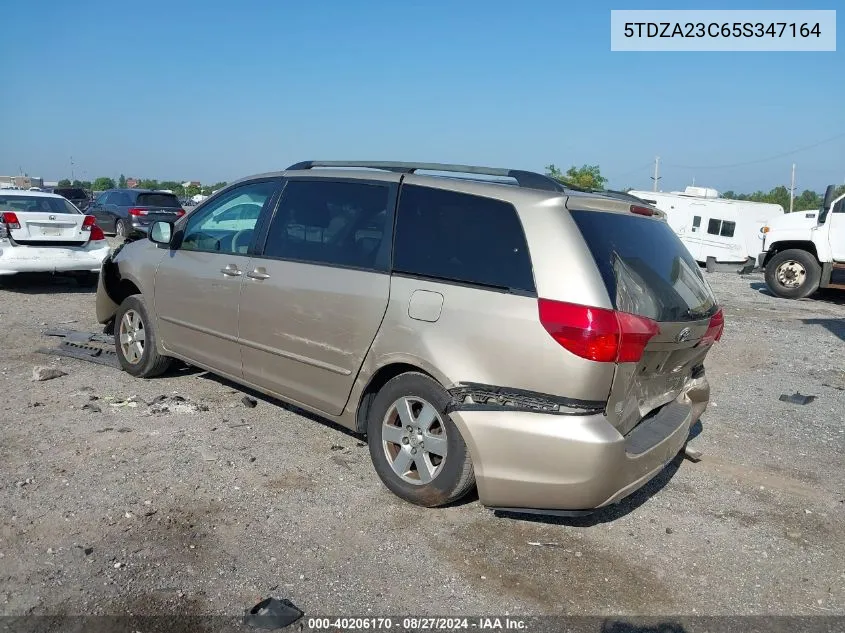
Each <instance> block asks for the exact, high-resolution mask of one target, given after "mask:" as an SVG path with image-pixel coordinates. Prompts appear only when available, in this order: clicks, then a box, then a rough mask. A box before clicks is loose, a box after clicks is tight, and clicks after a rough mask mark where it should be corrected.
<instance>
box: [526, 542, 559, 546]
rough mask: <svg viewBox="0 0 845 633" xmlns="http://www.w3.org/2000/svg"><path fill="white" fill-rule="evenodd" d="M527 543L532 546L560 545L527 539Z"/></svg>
mask: <svg viewBox="0 0 845 633" xmlns="http://www.w3.org/2000/svg"><path fill="white" fill-rule="evenodd" d="M527 543H528V544H529V545H533V546H534V547H560V543H541V542H539V541H527Z"/></svg>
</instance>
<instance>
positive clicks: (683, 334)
mask: <svg viewBox="0 0 845 633" xmlns="http://www.w3.org/2000/svg"><path fill="white" fill-rule="evenodd" d="M690 334H692V330H690V329H689V328H688V327H685V328H684V329H683V330H681V331H680V332H678V336H676V337H675V340H676V341H678V343H683V342H684V341H688V340H689V337H690Z"/></svg>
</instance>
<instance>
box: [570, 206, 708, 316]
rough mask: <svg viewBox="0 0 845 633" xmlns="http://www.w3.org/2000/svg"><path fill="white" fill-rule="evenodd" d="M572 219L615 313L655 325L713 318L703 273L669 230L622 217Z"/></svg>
mask: <svg viewBox="0 0 845 633" xmlns="http://www.w3.org/2000/svg"><path fill="white" fill-rule="evenodd" d="M571 213H572V217H573V219H574V220H575V223H576V224H577V225H578V228H579V229H580V230H581V234H582V235H583V236H584V239H585V240H586V242H587V246H588V247H589V249H590V252H591V253H592V255H593V258H594V259H595V261H596V264H597V265H598V268H599V271H600V272H601V275H602V278H603V279H604V283H605V286H606V287H607V292H608V295H609V296H610V298H611V299H612V301H613V304H614V307H615V308H616V309H617V310H620V311H622V312H630V313H632V314H638V315H640V316H644V317H648V318H650V319H654V320H655V321H658V322H669V321H694V320H699V319H703V318H706V317H708V316H711V315H712V313H713V312H715V309H716V298H715V297H714V296H713V292H712V290H711V289H710V286H709V285H708V284H707V281H706V280H705V279H704V276H703V275H702V274H701V269H700V268H699V266H698V264H697V263H696V261H695V260H694V259H693V257H692V255H690V253H689V251H688V250H687V248H686V246H684V244H683V243H682V242H681V240H680V239H678V236H677V235H675V233H674V232H673V231H672V229H671V228H670V227H669V225H668V224H666V223H665V222H661V221H657V220H652V219H649V218H644V217H640V216H636V215H624V214H621V213H603V212H599V211H572V212H571Z"/></svg>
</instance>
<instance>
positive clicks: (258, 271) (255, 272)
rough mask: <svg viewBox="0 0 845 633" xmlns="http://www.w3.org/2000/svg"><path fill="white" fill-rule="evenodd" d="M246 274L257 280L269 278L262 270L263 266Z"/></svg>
mask: <svg viewBox="0 0 845 633" xmlns="http://www.w3.org/2000/svg"><path fill="white" fill-rule="evenodd" d="M246 276H247V277H249V278H250V279H255V280H257V281H263V280H265V279H269V278H270V275H268V274H267V273H266V272H264V269H263V268H256V269H255V270H252V271H250V272H248V273H247V274H246Z"/></svg>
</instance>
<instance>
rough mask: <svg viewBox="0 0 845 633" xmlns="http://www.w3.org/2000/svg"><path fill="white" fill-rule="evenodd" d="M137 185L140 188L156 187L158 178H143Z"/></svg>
mask: <svg viewBox="0 0 845 633" xmlns="http://www.w3.org/2000/svg"><path fill="white" fill-rule="evenodd" d="M138 186H139V187H140V188H141V189H158V188H159V186H158V180H155V179H152V178H144V179H142V180H141V181H140V182H139V183H138Z"/></svg>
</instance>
